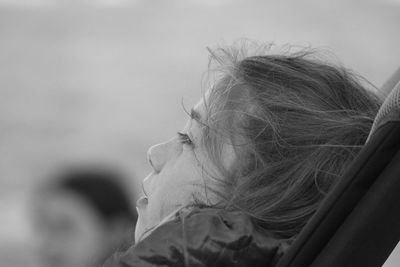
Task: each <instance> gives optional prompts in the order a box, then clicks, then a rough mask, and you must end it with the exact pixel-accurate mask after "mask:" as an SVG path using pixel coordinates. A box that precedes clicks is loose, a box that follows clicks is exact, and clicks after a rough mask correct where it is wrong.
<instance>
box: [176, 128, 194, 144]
mask: <svg viewBox="0 0 400 267" xmlns="http://www.w3.org/2000/svg"><path fill="white" fill-rule="evenodd" d="M178 136H179V141H180V142H181V143H182V144H184V145H189V146H191V147H194V143H193V141H192V139H190V137H189V135H187V134H184V133H181V132H178Z"/></svg>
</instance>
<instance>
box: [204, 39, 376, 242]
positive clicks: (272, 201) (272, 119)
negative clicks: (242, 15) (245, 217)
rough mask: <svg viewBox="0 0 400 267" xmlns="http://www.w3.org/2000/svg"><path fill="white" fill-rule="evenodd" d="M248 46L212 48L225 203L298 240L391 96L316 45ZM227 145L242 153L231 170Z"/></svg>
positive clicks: (213, 128)
mask: <svg viewBox="0 0 400 267" xmlns="http://www.w3.org/2000/svg"><path fill="white" fill-rule="evenodd" d="M247 52H248V51H247V49H246V48H243V47H241V48H234V47H233V48H232V47H229V48H219V49H216V50H210V54H211V62H212V64H216V65H217V68H216V69H213V70H212V73H213V74H215V75H216V76H215V77H216V78H215V79H216V81H215V84H214V85H213V86H211V88H210V90H209V92H208V96H207V99H206V101H205V104H206V118H205V120H204V121H203V123H204V125H205V127H204V134H203V140H202V143H203V145H204V146H205V147H206V150H207V152H208V155H209V157H210V158H211V160H212V161H213V162H214V163H215V165H216V166H217V167H218V168H219V171H220V173H222V174H223V177H222V179H217V180H218V182H219V183H220V184H221V185H222V186H220V187H219V188H220V190H218V194H219V195H220V198H221V199H222V201H221V203H219V204H218V205H220V206H223V208H224V209H228V210H240V211H243V212H245V213H247V214H249V215H250V216H251V217H252V218H253V219H254V222H255V223H257V224H258V225H260V226H261V227H263V228H265V229H267V230H269V231H271V232H272V233H273V234H274V235H276V237H278V238H285V239H286V238H294V237H295V236H296V235H297V234H298V233H299V232H300V230H301V229H302V228H303V226H304V225H305V224H306V222H307V221H308V219H309V218H310V217H311V216H312V215H313V214H314V212H315V211H316V209H317V207H318V205H319V204H320V202H321V200H322V199H323V198H324V196H325V195H326V193H327V192H329V190H330V189H331V188H332V187H333V185H334V184H335V183H336V182H337V181H338V180H339V179H340V177H341V176H342V175H343V173H344V171H345V170H346V168H347V167H348V166H349V164H350V163H351V162H352V161H353V159H354V158H355V157H356V155H357V153H358V152H359V151H360V149H361V148H362V146H363V145H364V143H365V140H366V138H367V136H368V133H369V130H370V128H371V125H372V123H373V119H374V117H375V115H376V113H377V111H378V109H379V106H380V104H381V100H380V98H379V97H378V96H377V94H376V93H375V92H373V90H368V89H366V88H365V87H364V85H363V84H362V83H361V82H360V79H361V78H360V77H358V76H357V75H355V74H353V73H351V72H350V71H349V70H347V69H345V68H343V67H341V66H336V65H333V64H328V63H326V61H325V60H321V59H319V58H317V57H316V56H317V55H318V54H317V53H315V52H312V51H311V52H310V51H309V50H307V51H305V50H302V51H299V52H295V53H292V52H287V53H281V54H270V53H269V52H265V50H264V49H259V50H258V52H257V53H256V54H255V55H248V53H247ZM227 143H229V144H231V145H233V148H234V151H235V163H234V164H233V165H232V166H233V167H232V166H231V167H229V168H227V167H226V164H224V159H223V157H222V154H223V153H222V150H223V147H224V144H227Z"/></svg>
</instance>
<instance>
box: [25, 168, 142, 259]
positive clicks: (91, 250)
mask: <svg viewBox="0 0 400 267" xmlns="http://www.w3.org/2000/svg"><path fill="white" fill-rule="evenodd" d="M54 176H56V177H51V178H53V179H52V181H49V182H48V183H46V184H44V185H43V186H42V187H40V188H39V190H38V191H37V192H36V195H35V196H34V198H33V203H32V206H33V209H32V211H33V226H34V230H35V233H36V236H37V245H38V256H39V258H40V261H41V264H42V266H43V267H55V266H57V267H80V266H82V267H83V266H85V267H90V266H98V265H99V264H100V263H101V262H102V261H103V259H104V258H106V257H107V256H109V255H110V254H111V253H112V252H114V251H115V250H118V249H123V248H124V247H125V246H127V245H129V244H131V243H132V242H133V232H134V227H135V223H136V219H137V214H136V211H135V210H134V209H132V206H131V201H130V198H129V197H128V195H127V193H126V191H125V190H124V187H123V183H122V180H121V175H120V174H119V173H118V172H115V171H114V170H109V169H99V168H75V169H69V170H66V171H62V172H59V173H57V174H55V175H54Z"/></svg>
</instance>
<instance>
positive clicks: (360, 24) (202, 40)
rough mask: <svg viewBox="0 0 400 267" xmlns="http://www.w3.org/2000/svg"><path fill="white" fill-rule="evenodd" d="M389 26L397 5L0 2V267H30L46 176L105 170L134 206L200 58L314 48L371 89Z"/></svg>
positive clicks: (398, 41) (381, 71)
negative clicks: (67, 165)
mask: <svg viewBox="0 0 400 267" xmlns="http://www.w3.org/2000/svg"><path fill="white" fill-rule="evenodd" d="M399 26H400V0H386V1H384V0H381V1H378V0H376V1H372V0H367V1H366V0H363V1H361V0H353V1H345V0H339V1H329V0H308V1H265V0H246V1H245V0H170V1H166V0H164V1H161V0H159V1H157V0H75V1H72V0H0V136H1V138H0V226H1V227H0V265H1V266H7V267H14V266H15V267H17V266H18V267H19V266H35V265H34V256H33V254H34V245H35V244H34V241H33V238H32V228H31V227H30V223H29V221H30V219H29V201H30V193H31V192H32V189H33V188H34V187H35V186H36V185H37V184H38V183H40V181H41V179H43V177H44V176H45V175H44V173H46V171H47V170H49V169H51V168H53V167H54V166H56V165H58V164H60V163H62V162H65V161H68V160H71V159H73V160H78V161H88V162H93V161H97V162H99V161H100V162H101V161H104V162H108V163H110V164H113V165H115V166H117V167H118V168H120V169H121V170H123V171H124V172H125V173H126V174H127V176H128V177H131V178H130V179H129V180H127V181H126V182H127V184H128V185H129V186H128V187H129V188H130V190H131V192H132V195H134V196H138V194H140V190H139V189H138V188H139V186H138V185H139V183H140V181H141V180H142V179H143V178H144V177H145V176H146V174H147V172H149V167H148V166H147V163H146V150H147V148H148V147H149V146H150V145H152V144H154V143H157V142H160V141H163V140H165V139H167V138H169V137H170V136H172V135H174V134H175V133H176V131H178V130H179V129H181V127H182V126H183V124H184V122H185V120H186V117H187V115H186V114H185V112H184V110H183V108H182V105H181V102H182V101H183V102H184V103H185V105H187V106H189V107H190V106H191V105H192V104H194V103H195V102H196V100H197V99H198V98H199V96H200V95H201V92H202V91H201V77H202V75H203V73H204V72H205V71H206V69H207V61H208V54H207V50H206V47H216V46H217V45H223V44H230V43H232V42H233V41H235V40H237V39H239V38H249V39H252V40H258V41H260V42H268V43H269V42H274V43H276V44H277V45H284V44H288V43H289V44H294V45H301V46H312V47H317V48H323V49H326V50H329V51H332V52H333V53H334V54H336V55H337V57H338V58H339V59H340V60H341V62H342V63H343V64H344V65H345V66H347V67H349V68H351V69H354V70H355V71H356V72H358V73H359V74H361V75H363V76H364V77H366V78H367V79H368V80H370V81H371V82H372V83H373V84H375V85H377V86H380V85H382V83H383V82H384V81H385V79H386V78H387V77H388V76H389V75H390V74H391V73H392V72H393V71H394V70H395V69H396V68H398V67H399V66H400V34H399ZM386 265H387V266H399V265H400V258H399V257H397V258H396V256H393V257H392V259H391V260H390V262H389V263H387V264H386Z"/></svg>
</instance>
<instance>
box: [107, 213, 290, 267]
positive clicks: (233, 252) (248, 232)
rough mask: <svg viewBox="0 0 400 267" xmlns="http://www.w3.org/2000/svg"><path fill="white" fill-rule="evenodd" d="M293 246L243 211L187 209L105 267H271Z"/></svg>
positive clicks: (115, 257)
mask: <svg viewBox="0 0 400 267" xmlns="http://www.w3.org/2000/svg"><path fill="white" fill-rule="evenodd" d="M288 247H289V245H288V242H286V241H279V240H277V239H275V238H273V237H271V234H270V233H269V232H268V231H266V230H264V229H261V228H260V227H257V226H256V225H255V224H253V223H252V221H251V219H250V217H249V216H248V215H246V214H244V213H241V212H227V211H223V210H219V209H211V208H207V209H199V208H194V209H191V210H182V211H179V212H177V213H176V214H175V217H174V218H173V219H172V220H170V221H168V222H166V223H164V224H162V225H160V226H159V227H157V228H156V229H155V230H154V231H153V232H152V233H151V234H150V235H149V236H147V237H146V238H145V239H144V240H142V241H140V242H139V243H138V244H136V245H135V246H132V247H130V248H129V249H128V250H127V251H125V252H123V253H117V254H114V255H113V256H112V257H111V258H110V259H109V260H108V261H107V262H106V263H105V265H104V267H128V266H132V267H133V266H143V267H148V266H165V267H181V266H182V267H183V266H185V267H203V266H204V267H212V266H215V267H216V266H218V267H219V266H246V267H257V266H262V267H271V266H274V265H275V263H276V262H277V260H278V259H279V258H280V257H281V256H282V255H283V253H284V252H285V251H286V250H287V248H288Z"/></svg>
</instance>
